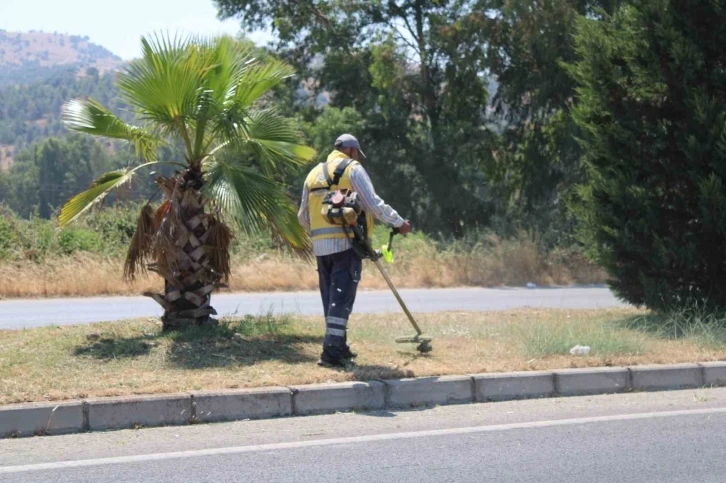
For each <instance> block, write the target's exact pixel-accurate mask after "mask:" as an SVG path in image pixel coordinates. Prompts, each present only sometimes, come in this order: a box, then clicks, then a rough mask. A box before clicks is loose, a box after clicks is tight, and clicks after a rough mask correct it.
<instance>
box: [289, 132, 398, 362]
mask: <svg viewBox="0 0 726 483" xmlns="http://www.w3.org/2000/svg"><path fill="white" fill-rule="evenodd" d="M361 156H362V157H364V158H365V154H363V151H361V148H360V144H359V143H358V140H357V139H356V138H355V137H353V136H351V135H350V134H343V135H341V136H340V137H339V138H338V139H336V141H335V150H334V151H333V152H332V153H330V155H329V156H328V159H327V161H326V162H325V163H321V164H319V165H318V166H316V167H315V168H313V170H312V171H310V174H308V176H307V179H306V180H305V187H304V188H303V193H302V202H301V203H300V211H299V212H298V215H297V216H298V219H299V220H300V224H301V225H302V226H303V227H304V228H305V229H306V230H308V231H309V232H310V236H311V238H312V242H313V253H314V254H315V257H316V258H317V262H318V276H319V283H320V295H321V296H322V299H323V312H324V313H325V341H324V342H323V353H322V355H321V356H320V361H319V362H318V364H319V365H321V366H325V367H344V366H345V365H346V363H347V362H349V361H350V360H351V359H354V358H355V357H356V355H357V354H355V353H353V352H351V350H350V347H349V346H348V343H347V336H346V331H347V326H348V318H349V317H350V314H351V312H352V311H353V303H354V302H355V295H356V291H357V290H358V282H359V281H360V275H361V267H362V260H361V258H360V257H359V256H358V255H357V254H356V253H355V251H354V250H353V244H352V241H351V237H352V236H353V234H352V233H351V232H350V230H347V229H346V228H345V227H343V226H338V225H332V224H330V223H328V221H327V220H326V219H325V218H324V217H323V215H322V213H321V210H322V207H323V197H324V196H325V194H326V193H328V192H329V191H335V190H337V189H348V190H350V191H354V192H356V193H357V194H358V200H359V203H360V206H361V208H362V210H363V211H364V213H365V220H366V223H365V225H366V226H365V230H366V231H365V232H366V235H367V236H370V234H371V233H372V230H373V218H377V219H378V220H380V221H381V222H382V223H385V224H387V225H390V226H393V227H396V228H398V229H399V230H400V233H401V234H403V235H405V234H406V233H409V232H410V231H411V225H410V224H409V223H408V221H406V220H404V219H403V218H401V217H400V216H399V215H398V213H396V211H395V210H394V209H393V208H391V207H390V206H388V205H387V204H386V203H385V202H384V201H383V200H382V199H381V198H379V197H378V196H377V195H376V192H375V190H374V189H373V185H372V183H371V180H370V178H369V177H368V173H366V171H365V169H363V166H361V164H360V163H359V160H360V158H361Z"/></svg>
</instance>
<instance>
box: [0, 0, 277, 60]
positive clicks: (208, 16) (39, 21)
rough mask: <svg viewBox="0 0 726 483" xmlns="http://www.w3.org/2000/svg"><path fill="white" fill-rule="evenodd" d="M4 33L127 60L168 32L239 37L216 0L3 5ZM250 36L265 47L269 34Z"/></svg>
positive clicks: (56, 0)
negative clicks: (53, 37) (74, 42)
mask: <svg viewBox="0 0 726 483" xmlns="http://www.w3.org/2000/svg"><path fill="white" fill-rule="evenodd" d="M0 30H7V31H9V32H28V31H30V30H40V31H43V32H48V33H53V32H58V33H61V34H69V35H80V36H88V37H89V38H90V40H91V42H93V43H95V44H98V45H101V46H103V47H106V48H107V49H108V50H110V51H111V52H113V53H114V54H116V55H118V56H120V57H121V58H122V59H124V60H128V59H132V58H134V57H137V56H138V55H139V54H140V42H139V39H140V38H141V36H142V35H147V34H149V33H153V32H163V31H168V32H170V33H174V32H180V33H189V34H198V35H205V36H211V35H219V34H231V35H235V34H237V33H239V32H240V31H242V28H241V26H240V23H239V21H238V20H236V19H231V20H226V21H224V22H222V21H220V20H219V19H217V10H216V9H215V7H214V4H213V3H212V0H123V1H121V2H104V1H103V0H0ZM248 37H249V38H250V39H251V40H253V41H255V42H257V43H258V44H264V43H266V42H267V41H269V40H270V39H271V35H270V34H269V33H267V32H258V33H253V34H249V35H248Z"/></svg>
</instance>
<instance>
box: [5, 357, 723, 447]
mask: <svg viewBox="0 0 726 483" xmlns="http://www.w3.org/2000/svg"><path fill="white" fill-rule="evenodd" d="M703 386H707V387H711V386H726V362H704V363H701V364H671V365H644V366H630V367H595V368H585V369H558V370H553V371H531V372H510V373H492V374H473V375H465V376H441V377H422V378H416V379H395V380H386V381H368V382H344V383H335V384H311V385H305V386H291V387H265V388H254V389H234V390H224V391H194V392H188V393H178V394H161V395H151V396H129V397H115V398H94V399H84V400H80V401H63V402H60V403H29V404H13V405H9V406H0V438H7V437H25V436H34V435H54V434H66V433H77V432H81V431H96V430H110V429H127V428H136V427H151V426H166V425H180V424H191V423H195V422H214V421H238V420H246V419H262V418H272V417H280V416H292V415H295V416H303V415H308V414H325V413H334V412H338V411H353V410H380V409H393V408H406V407H415V406H427V405H436V404H440V405H444V404H460V403H470V402H486V401H507V400H513V399H526V398H542V397H558V396H575V395H594V394H613V393H618V392H624V391H661V390H669V389H683V388H696V387H703Z"/></svg>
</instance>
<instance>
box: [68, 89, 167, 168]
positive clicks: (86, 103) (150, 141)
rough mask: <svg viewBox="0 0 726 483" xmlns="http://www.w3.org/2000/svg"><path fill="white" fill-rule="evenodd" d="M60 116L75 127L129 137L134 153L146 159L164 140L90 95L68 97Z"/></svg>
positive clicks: (80, 130)
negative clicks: (90, 97) (133, 123)
mask: <svg viewBox="0 0 726 483" xmlns="http://www.w3.org/2000/svg"><path fill="white" fill-rule="evenodd" d="M61 116H62V119H63V124H64V125H65V126H66V127H67V128H69V129H72V130H74V131H79V132H82V133H86V134H92V135H94V136H103V137H107V138H113V139H123V140H125V141H128V142H129V143H131V144H132V145H133V146H134V148H135V150H136V154H137V155H138V156H140V157H141V158H142V159H144V160H146V161H154V160H155V159H156V158H157V150H158V148H159V146H161V145H162V144H163V141H162V140H160V139H159V138H157V137H156V136H154V135H153V134H151V133H150V132H148V131H146V130H144V129H142V128H140V127H137V126H132V125H130V124H127V123H125V122H123V121H122V120H121V119H119V118H118V117H117V116H116V115H114V114H113V113H112V112H111V111H109V110H108V109H106V108H105V107H103V105H101V104H100V103H99V102H97V101H95V100H93V99H73V100H71V101H68V102H67V103H65V104H64V105H63V108H62V111H61Z"/></svg>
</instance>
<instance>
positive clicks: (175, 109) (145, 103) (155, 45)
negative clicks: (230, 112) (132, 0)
mask: <svg viewBox="0 0 726 483" xmlns="http://www.w3.org/2000/svg"><path fill="white" fill-rule="evenodd" d="M141 44H142V56H141V58H140V59H137V60H134V61H132V62H131V63H130V64H129V66H128V67H127V69H126V70H125V71H124V72H122V73H120V74H119V79H118V86H119V89H120V90H121V93H122V97H123V98H124V100H125V101H126V102H127V103H129V104H130V105H131V106H132V107H133V108H134V110H135V112H136V114H137V115H138V116H139V117H141V118H142V119H144V120H145V121H149V122H152V123H154V124H156V125H157V126H159V127H160V128H161V129H162V130H163V131H164V132H165V133H166V134H177V135H181V134H183V133H182V131H183V129H185V128H186V127H187V126H186V123H187V122H188V121H189V120H190V119H193V118H194V114H195V112H196V109H197V105H198V99H199V96H200V94H201V93H202V92H203V86H204V79H205V76H206V75H207V74H208V72H209V70H210V69H211V68H212V67H213V66H214V58H213V56H210V55H207V52H206V49H204V48H203V47H202V46H200V45H199V44H198V41H195V40H194V39H190V38H179V37H175V38H169V37H168V36H155V37H153V38H142V40H141ZM188 147H190V146H188ZM189 154H191V153H189Z"/></svg>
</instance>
